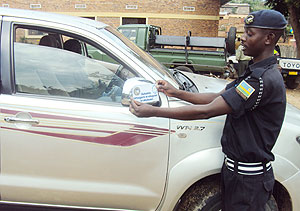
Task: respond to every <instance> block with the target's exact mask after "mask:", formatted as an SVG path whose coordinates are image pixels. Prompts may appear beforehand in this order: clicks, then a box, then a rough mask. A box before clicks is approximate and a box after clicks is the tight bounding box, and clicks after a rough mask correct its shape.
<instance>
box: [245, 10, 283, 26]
mask: <svg viewBox="0 0 300 211" xmlns="http://www.w3.org/2000/svg"><path fill="white" fill-rule="evenodd" d="M244 22H245V27H254V28H262V29H284V28H285V27H286V25H287V21H286V19H285V17H284V16H283V15H282V14H281V13H280V12H277V11H275V10H260V11H256V12H251V13H250V14H249V15H248V16H247V17H246V18H245V20H244Z"/></svg>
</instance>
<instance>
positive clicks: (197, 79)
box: [183, 72, 230, 92]
mask: <svg viewBox="0 0 300 211" xmlns="http://www.w3.org/2000/svg"><path fill="white" fill-rule="evenodd" d="M183 74H184V75H186V76H187V77H188V78H189V79H191V80H192V81H193V83H194V84H195V85H196V86H197V88H198V90H199V92H220V91H222V90H223V89H224V88H225V86H226V84H227V83H229V82H230V80H225V79H220V78H215V77H210V76H205V75H200V74H194V73H187V72H184V73H183Z"/></svg>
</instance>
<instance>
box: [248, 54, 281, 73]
mask: <svg viewBox="0 0 300 211" xmlns="http://www.w3.org/2000/svg"><path fill="white" fill-rule="evenodd" d="M276 63H277V56H271V57H269V58H266V59H264V60H262V61H260V62H257V63H254V64H253V61H251V62H250V63H249V70H250V72H253V71H254V70H255V69H257V68H265V67H267V66H269V65H272V64H276Z"/></svg>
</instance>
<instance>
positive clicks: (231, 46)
mask: <svg viewBox="0 0 300 211" xmlns="http://www.w3.org/2000/svg"><path fill="white" fill-rule="evenodd" d="M235 39H236V27H230V29H229V31H228V35H227V39H226V49H227V52H228V53H229V54H235Z"/></svg>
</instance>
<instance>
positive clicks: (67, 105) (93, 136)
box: [0, 17, 169, 210]
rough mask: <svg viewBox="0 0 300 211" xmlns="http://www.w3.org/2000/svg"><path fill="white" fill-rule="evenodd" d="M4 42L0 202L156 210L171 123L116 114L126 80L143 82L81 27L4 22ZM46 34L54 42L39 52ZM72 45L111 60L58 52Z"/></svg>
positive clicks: (120, 111)
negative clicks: (83, 45)
mask: <svg viewBox="0 0 300 211" xmlns="http://www.w3.org/2000/svg"><path fill="white" fill-rule="evenodd" d="M1 36H2V40H1V46H2V48H1V55H2V56H1V64H2V65H1V78H2V81H3V83H2V89H1V90H2V93H1V95H0V109H1V137H0V138H1V139H0V140H1V174H0V190H1V200H2V201H9V202H22V203H36V204H50V205H65V206H84V207H98V208H99V207H101V208H123V209H128V210H130V209H135V210H151V209H155V207H157V206H158V204H159V202H160V200H161V198H162V195H163V191H164V186H165V180H166V174H167V160H168V145H169V143H168V141H169V130H168V127H169V125H168V120H167V119H159V118H156V119H153V118H150V119H147V118H136V117H135V116H134V115H132V114H131V113H130V112H129V110H128V107H125V106H122V104H121V94H122V86H123V83H124V81H125V80H126V79H128V78H130V77H137V76H140V75H139V73H138V71H137V70H136V69H135V68H134V67H132V66H130V65H128V63H127V62H126V55H124V58H121V57H120V56H119V55H121V53H120V52H117V49H116V48H115V49H107V48H106V49H105V48H101V46H102V45H103V43H104V42H106V41H104V40H102V39H101V38H100V37H99V40H96V38H95V36H94V35H90V34H89V32H88V31H86V30H81V29H80V27H78V28H75V27H73V28H72V27H71V26H64V25H62V24H49V23H47V22H43V21H37V20H30V19H22V18H11V17H9V18H8V17H4V24H3V30H2V32H1ZM45 36H52V37H55V38H56V41H55V42H57V43H56V44H53V42H52V44H51V42H50V41H49V43H48V44H47V45H46V44H45V45H42V42H41V40H42V38H43V37H45ZM58 37H59V39H58ZM89 37H92V38H91V40H89ZM51 39H52V38H51ZM64 39H65V40H64ZM69 39H76V40H79V41H80V42H81V43H82V42H85V43H88V44H90V45H94V48H96V49H98V50H99V52H100V53H101V54H105V58H109V59H108V60H109V61H100V60H97V59H94V58H90V57H88V56H84V55H82V54H78V53H75V52H72V51H69V50H65V49H63V46H64V43H62V42H64V41H66V40H69ZM89 41H91V42H90V43H89ZM95 43H96V44H97V45H95ZM51 45H55V46H51ZM116 55H117V56H116ZM102 58H104V57H102ZM139 71H141V70H139ZM123 72H126V74H125V76H121V75H122V73H123ZM164 103H166V101H164V100H163V104H164Z"/></svg>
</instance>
